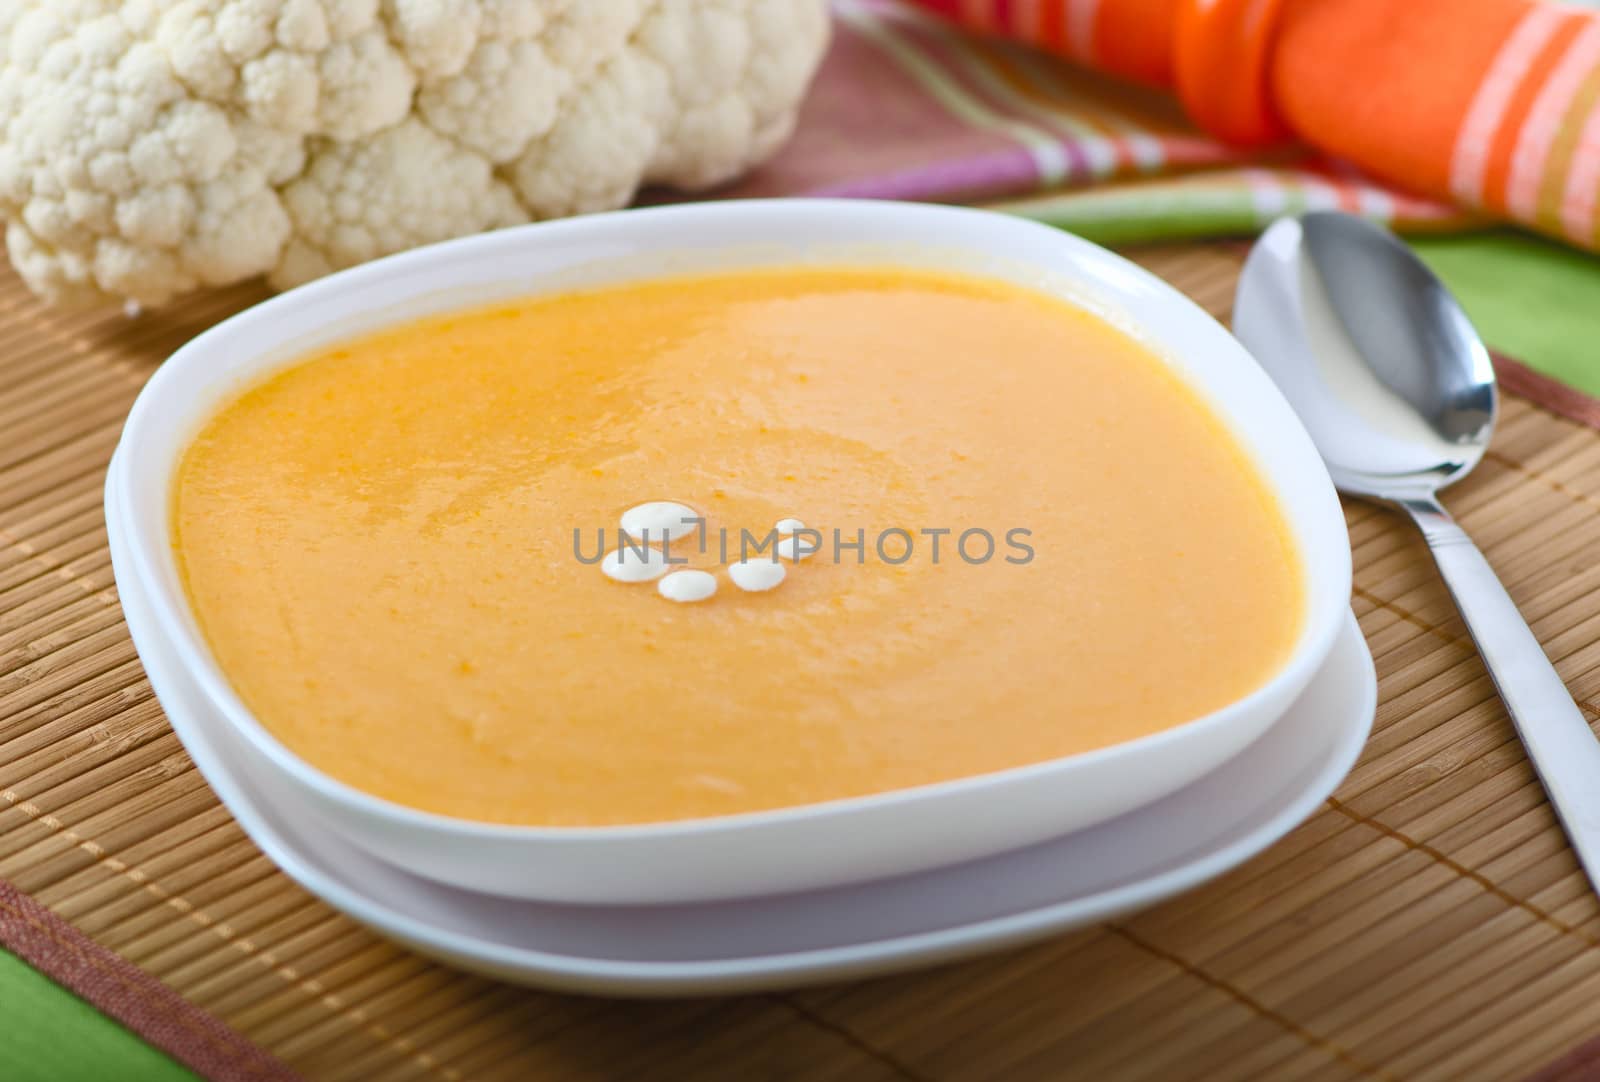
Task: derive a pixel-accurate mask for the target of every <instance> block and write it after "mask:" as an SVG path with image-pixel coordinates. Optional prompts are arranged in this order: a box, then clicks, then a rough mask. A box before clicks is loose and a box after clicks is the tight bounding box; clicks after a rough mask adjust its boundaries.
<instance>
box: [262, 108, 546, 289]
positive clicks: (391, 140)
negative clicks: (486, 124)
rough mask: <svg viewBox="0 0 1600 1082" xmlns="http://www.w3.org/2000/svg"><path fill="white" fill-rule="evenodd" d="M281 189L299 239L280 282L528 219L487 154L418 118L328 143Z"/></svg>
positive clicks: (297, 280)
mask: <svg viewBox="0 0 1600 1082" xmlns="http://www.w3.org/2000/svg"><path fill="white" fill-rule="evenodd" d="M283 197H284V202H285V204H287V206H288V210H289V216H290V219H291V220H292V221H293V223H294V229H295V239H294V240H293V241H292V242H291V243H290V245H289V252H288V253H287V255H286V256H285V258H284V261H283V262H282V264H280V265H279V267H278V268H277V270H276V271H275V272H274V273H273V275H272V282H273V284H274V285H277V286H280V287H287V286H291V285H297V284H299V283H300V282H303V281H305V280H307V279H309V278H315V277H317V276H318V275H321V274H326V273H327V272H328V271H330V270H333V269H335V268H337V267H348V266H351V265H353V264H356V263H361V262H364V261H366V260H368V259H375V258H377V257H378V256H381V255H388V254H389V253H391V252H398V251H402V250H403V249H406V248H414V247H416V246H417V245H419V244H429V243H432V242H433V241H438V240H447V239H449V238H450V237H459V236H463V235H465V234H468V233H479V232H482V231H483V230H485V229H497V228H499V227H501V226H506V225H517V224H519V223H521V222H525V221H527V220H528V215H527V213H526V212H525V211H523V209H522V207H521V205H520V204H518V202H517V199H516V196H515V195H514V194H513V193H512V191H511V188H510V187H509V186H508V185H507V184H506V183H505V182H504V181H502V180H500V179H499V178H497V177H496V176H495V175H494V173H493V171H492V170H491V169H490V168H489V162H488V161H487V160H486V159H485V158H484V157H483V156H482V155H479V154H473V153H471V152H470V151H467V150H464V149H462V148H461V147H459V146H457V145H456V144H455V143H452V142H451V141H450V140H448V139H446V138H445V137H444V136H442V135H440V134H438V133H437V132H435V131H434V130H433V129H432V128H429V127H428V126H427V125H425V124H423V123H422V122H421V121H419V120H415V119H411V120H406V121H404V122H402V123H401V124H399V125H397V126H395V127H393V128H389V129H387V130H386V131H382V132H379V133H378V134H377V135H375V136H373V137H372V138H371V139H367V140H364V141H362V142H359V143H332V144H330V145H328V146H327V147H326V148H325V149H323V150H322V151H321V152H320V153H317V154H316V155H315V158H314V161H313V163H312V166H311V168H310V170H308V171H307V173H306V175H305V176H303V177H301V178H300V179H298V180H296V181H294V182H293V183H292V184H290V185H289V186H288V188H286V189H285V191H284V195H283Z"/></svg>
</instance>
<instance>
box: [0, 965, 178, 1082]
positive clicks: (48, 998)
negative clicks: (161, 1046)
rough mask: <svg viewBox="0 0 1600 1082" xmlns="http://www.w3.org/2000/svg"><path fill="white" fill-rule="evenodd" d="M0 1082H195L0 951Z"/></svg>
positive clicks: (120, 1028) (170, 1063)
mask: <svg viewBox="0 0 1600 1082" xmlns="http://www.w3.org/2000/svg"><path fill="white" fill-rule="evenodd" d="M0 1079H4V1080H5V1082H80V1080H81V1082H110V1080H115V1082H147V1080H148V1082H195V1076H194V1075H193V1074H191V1073H190V1072H189V1071H188V1070H186V1069H185V1068H184V1067H182V1066H180V1065H179V1064H177V1063H176V1062H174V1061H173V1060H171V1059H169V1058H168V1057H167V1056H166V1055H164V1054H163V1053H161V1052H158V1051H156V1050H155V1049H154V1048H152V1047H150V1046H149V1045H148V1044H146V1043H145V1042H144V1041H142V1040H140V1039H139V1038H138V1037H137V1036H135V1035H134V1034H132V1033H130V1032H128V1031H127V1030H126V1029H123V1028H122V1026H121V1025H119V1024H118V1023H116V1022H114V1021H112V1020H111V1019H109V1018H107V1017H106V1016H105V1015H103V1014H101V1013H100V1012H99V1011H97V1010H95V1009H94V1008H93V1007H91V1006H90V1005H89V1004H87V1003H85V1002H84V1001H83V1000H81V999H79V998H78V997H77V996H75V995H73V994H72V993H71V992H69V991H67V990H66V989H64V988H62V987H61V986H60V985H58V984H56V983H54V982H53V981H51V980H50V978H48V977H46V976H44V975H43V974H42V973H39V972H38V971H37V970H35V969H33V968H32V967H30V966H29V965H28V964H27V963H25V962H23V961H22V960H21V959H19V958H18V957H16V955H13V954H9V953H7V952H6V951H3V950H0Z"/></svg>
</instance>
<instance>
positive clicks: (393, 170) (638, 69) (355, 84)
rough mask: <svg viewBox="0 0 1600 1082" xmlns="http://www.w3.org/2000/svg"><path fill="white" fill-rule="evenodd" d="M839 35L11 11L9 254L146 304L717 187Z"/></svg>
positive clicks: (531, 20) (778, 131)
mask: <svg viewBox="0 0 1600 1082" xmlns="http://www.w3.org/2000/svg"><path fill="white" fill-rule="evenodd" d="M826 37H827V10H826V0H604V2H599V0H122V2H120V3H119V2H118V0H0V219H3V220H4V222H5V224H6V245H7V248H8V250H9V251H10V254H11V258H12V262H13V263H14V264H15V266H16V267H17V269H18V270H19V272H20V273H21V274H22V276H23V277H24V279H25V280H26V281H27V282H28V283H29V285H30V286H31V287H32V288H33V289H34V290H35V291H36V292H38V293H40V294H41V295H43V296H46V297H48V298H50V299H52V300H58V301H83V300H104V299H112V298H125V299H132V300H136V301H138V302H140V303H142V304H145V305H151V304H158V303H160V302H162V301H164V300H166V299H168V298H170V297H172V296H174V295H176V294H178V293H182V292H184V291H186V290H189V289H194V288H198V287H200V286H213V285H222V284H226V283H229V282H234V281H238V280H241V279H243V278H248V277H252V276H255V275H259V274H262V273H266V274H268V275H269V276H270V279H271V280H272V281H273V282H274V283H275V284H278V285H290V284H293V283H296V282H301V281H304V280H306V279H308V278H311V277H315V276H316V275H319V274H324V273H327V272H328V271H331V270H336V269H338V268H341V267H345V266H349V265H351V264H354V263H358V262H361V261H363V260H366V259H372V258H375V257H377V256H381V255H386V254H388V253H390V252H394V251H398V250H401V249H403V248H408V247H412V246H414V245H418V244H425V243H428V242H431V241H436V240H442V239H446V238H449V237H454V236H460V235H462V234H465V233H470V232H476V231H479V230H483V229H493V228H498V227H501V226H505V225H510V224H513V223H517V222H523V221H527V220H529V219H538V218H545V217H550V216H554V215H561V214H572V213H578V212H583V211H590V210H599V209H606V208H611V207H616V206H621V205H623V204H625V203H626V202H627V201H628V200H629V199H631V198H632V196H633V193H634V192H635V191H636V190H637V189H638V187H639V185H640V184H641V183H646V182H659V183H666V184H673V185H677V186H680V187H686V188H698V187H703V186H706V185H710V184H716V183H720V182H722V181H724V180H727V179H728V178H730V177H732V176H734V175H736V174H737V173H738V172H740V171H741V170H744V169H746V168H748V167H749V166H751V165H752V164H754V163H755V162H757V161H759V160H761V159H762V158H763V157H765V156H766V155H767V154H769V153H771V152H772V150H774V149H775V148H776V147H777V146H778V144H779V143H781V142H782V140H783V139H784V138H785V137H786V136H787V135H788V133H789V131H790V129H791V128H792V126H793V123H794V117H795V113H796V109H797V105H798V102H799V99H800V97H801V95H802V94H803V93H804V89H805V85H806V83H807V82H808V80H809V79H810V77H811V74H812V72H813V71H814V70H815V68H816V65H817V62H818V60H819V59H820V56H821V53H822V50H823V48H824V45H825V43H826Z"/></svg>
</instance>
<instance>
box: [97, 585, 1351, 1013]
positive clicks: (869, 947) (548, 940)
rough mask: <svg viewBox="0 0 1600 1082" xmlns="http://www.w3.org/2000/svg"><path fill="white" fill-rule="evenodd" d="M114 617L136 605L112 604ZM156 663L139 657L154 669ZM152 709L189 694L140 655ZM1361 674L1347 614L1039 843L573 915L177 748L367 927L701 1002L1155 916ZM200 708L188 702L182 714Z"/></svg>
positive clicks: (1343, 760)
mask: <svg viewBox="0 0 1600 1082" xmlns="http://www.w3.org/2000/svg"><path fill="white" fill-rule="evenodd" d="M122 604H123V607H124V608H125V609H128V610H130V615H131V614H133V613H137V612H139V611H140V610H141V608H142V606H144V605H145V604H146V602H145V599H144V598H143V597H142V596H141V595H140V593H139V590H138V588H137V586H135V587H134V588H133V589H132V590H130V591H126V592H124V593H123V594H122ZM152 660H155V662H156V663H155V665H153V666H151V664H150V662H151V661H152ZM146 665H147V667H148V668H149V670H150V677H151V682H152V683H153V684H154V685H156V689H157V691H158V693H159V694H160V696H161V701H162V702H163V703H168V702H174V701H179V700H182V699H187V698H189V697H192V696H194V695H196V694H197V691H196V689H195V688H194V687H193V685H192V684H191V683H190V682H189V680H188V679H187V678H186V677H185V674H184V672H183V670H182V669H181V668H178V667H176V666H173V665H168V664H163V663H162V659H159V658H156V659H150V658H147V659H146ZM1376 702H1377V681H1376V678H1375V676H1374V672H1373V667H1372V656H1371V655H1370V654H1369V653H1368V651H1367V646H1366V642H1365V640H1363V639H1362V637H1361V630H1360V628H1359V627H1358V626H1357V625H1356V622H1355V618H1354V616H1347V618H1346V623H1345V627H1344V629H1343V631H1342V632H1341V633H1340V635H1339V638H1338V639H1337V641H1336V642H1335V644H1334V647H1333V650H1332V651H1331V652H1330V654H1329V655H1328V659H1327V662H1326V663H1325V664H1324V666H1323V667H1322V669H1321V670H1320V671H1319V672H1318V673H1317V675H1316V676H1315V677H1314V678H1313V679H1312V681H1311V683H1310V685H1309V686H1308V687H1307V688H1306V690H1305V691H1304V692H1303V693H1302V694H1301V696H1300V697H1299V699H1297V700H1296V701H1295V702H1294V704H1293V705H1292V706H1291V707H1290V709H1289V711H1288V713H1286V714H1285V715H1284V716H1283V717H1282V718H1281V719H1279V720H1278V721H1277V722H1275V723H1274V724H1273V725H1272V727H1271V728H1270V729H1268V730H1267V732H1266V734H1265V735H1264V736H1262V737H1261V738H1260V739H1258V740H1257V741H1256V742H1255V743H1253V744H1251V745H1250V746H1249V747H1248V748H1246V749H1245V750H1244V751H1243V752H1242V753H1241V754H1239V755H1238V756H1236V757H1235V758H1233V759H1232V760H1230V761H1228V762H1227V763H1225V764H1224V765H1223V766H1221V767H1220V768H1218V769H1217V770H1215V771H1213V772H1212V773H1210V774H1208V775H1206V776H1205V777H1203V778H1202V779H1200V780H1199V781H1197V782H1194V783H1193V784H1191V785H1189V786H1188V787H1186V788H1184V789H1182V790H1180V791H1178V792H1177V793H1174V794H1172V795H1170V796H1168V797H1166V798H1164V799H1162V800H1160V801H1158V802H1157V803H1154V804H1151V805H1148V806H1146V807H1143V808H1141V809H1139V810H1137V811H1134V812H1131V813H1129V814H1127V815H1124V816H1122V817H1120V818H1117V819H1113V820H1111V821H1109V822H1105V823H1101V824H1099V825H1097V826H1093V827H1090V828H1088V829H1086V830H1082V831H1079V832H1078V833H1075V834H1071V835H1068V836H1066V837H1063V838H1058V839H1056V840H1053V841H1049V842H1045V843H1042V844H1038V845H1033V846H1030V847H1028V848H1026V849H1019V850H1015V851H1012V852H1009V853H1003V854H1001V855H999V856H993V857H988V858H985V859H982V860H976V861H971V862H968V863H964V864H959V865H954V866H951V867H946V868H940V869H935V870H933V871H926V872H919V873H916V874H913V875H905V876H899V877H896V878H892V879H880V880H876V881H872V882H865V883H857V884H853V885H850V886H844V887H835V888H831V889H826V890H814V891H807V892H802V893H796V894H788V895H777V896H769V897H764V898H757V899H749V900H742V901H731V902H707V903H698V904H680V905H661V906H640V905H630V906H588V905H563V904H556V903H546V902H532V901H520V900H516V899H511V898H504V897H498V896H495V895H490V894H480V893H474V892H472V891H467V890H461V889H457V888H453V887H448V886H445V885H443V884H440V883H438V882H435V881H433V880H430V879H425V878H422V877H418V876H413V875H410V874H407V873H406V872H404V871H401V870H400V869H398V868H395V867H393V866H392V865H390V864H387V863H385V862H383V861H380V860H377V859H375V858H373V857H371V856H369V855H367V854H366V853H365V852H363V851H362V850H361V849H359V848H357V847H355V846H353V845H351V844H349V843H347V842H345V841H343V840H341V839H340V837H339V836H338V835H337V834H334V833H331V832H329V831H328V830H326V829H325V828H324V827H323V826H322V825H321V823H320V822H319V820H318V819H317V818H316V817H315V816H314V815H313V814H311V813H310V812H309V811H308V809H307V808H306V807H305V806H304V805H303V804H302V803H301V802H300V801H299V800H297V799H296V794H295V792H294V790H293V789H292V788H291V787H289V786H286V785H285V784H284V783H283V782H282V781H281V780H280V779H279V778H277V777H276V775H275V774H274V773H273V772H272V771H269V770H264V769H262V768H261V765H260V761H259V759H257V758H256V757H255V756H254V755H253V753H252V749H251V748H249V747H248V746H247V745H246V744H244V742H243V741H242V740H240V739H239V738H238V737H237V736H236V735H233V734H231V733H230V731H229V730H228V729H227V728H226V726H224V725H221V724H220V723H218V722H217V721H215V720H212V721H210V722H209V723H201V724H198V725H196V724H192V723H191V724H188V725H187V726H186V727H185V729H184V731H183V732H182V734H181V735H182V738H183V743H184V746H185V747H186V748H187V749H188V751H189V754H190V756H191V757H192V758H193V759H194V761H195V764H196V765H197V766H198V767H199V768H200V771H201V773H202V774H204V775H205V778H206V780H207V781H209V782H210V783H211V787H212V788H213V789H214V790H215V791H216V793H217V795H218V796H219V797H220V798H221V799H222V802H223V803H224V804H225V805H227V807H228V810H229V811H231V812H232V813H233V815H234V817H235V818H236V819H238V821H239V824H240V826H242V827H243V828H244V831H245V833H247V834H248V835H249V836H250V838H251V839H252V840H253V841H254V842H255V843H256V844H257V845H258V846H260V847H261V849H262V850H263V851H264V852H265V853H266V854H267V856H268V857H270V858H271V859H272V861H273V862H274V863H275V864H277V865H278V867H279V868H281V869H283V871H284V872H286V873H287V874H288V875H289V877H290V878H292V879H294V880H295V881H296V882H298V883H299V884H300V885H301V886H302V887H304V888H305V889H306V890H308V891H310V892H311V893H312V894H315V895H316V896H317V897H319V898H321V899H322V900H323V901H325V902H327V903H328V904H329V905H331V906H333V907H334V908H335V909H338V910H340V911H341V912H343V913H345V914H346V915H348V916H350V917H352V918H353V919H355V920H357V921H360V922H361V923H362V924H365V925H367V926H369V927H371V928H372V929H374V930H375V931H377V932H379V933H381V934H383V935H385V936H387V937H389V938H391V939H395V940H398V941H399V942H401V943H404V944H406V945H408V946H410V947H411V948H413V949H415V950H417V951H419V952H421V953H423V954H426V955H429V956H431V957H434V958H438V959H440V960H441V961H444V962H447V963H449V964H452V965H455V966H458V967H460V968H462V969H468V970H472V971H474V972H477V973H482V974H485V975H487V976H491V977H496V978H499V979H502V980H508V981H514V982H517V983H520V984H528V985H535V986H539V987H544V988H553V989H559V990H563V991H575V992H587V993H596V994H607V995H634V996H672V995H685V996H686V995H710V994H721V993H729V992H743V991H755V990H759V989H772V988H780V987H792V986H795V985H799V984H807V983H815V982H819V981H828V980H841V979H846V978H859V977H865V976H871V975H877V974H882V973H886V972H890V971H894V970H899V969H907V968H911V967H914V966H923V965H930V964H933V963H936V962H945V961H950V960H953V959H956V958H962V957H966V956H968V955H972V954H977V953H979V952H983V951H990V950H997V949H999V948H1002V947H1008V946H1015V945H1017V944H1020V943H1025V942H1028V941H1030V940H1034V939H1039V938H1042V937H1045V936H1048V935H1051V934H1053V933H1058V932H1061V931H1064V930H1066V929H1069V928H1075V927H1078V926H1081V925H1085V924H1092V923H1095V922H1098V921H1103V920H1106V919H1109V918H1111V917H1113V916H1116V915H1117V914H1119V913H1124V912H1128V911H1130V910H1134V909H1140V908H1143V907H1146V906H1149V905H1153V904H1154V903H1156V902H1159V901H1161V900H1163V899H1165V898H1169V897H1171V896H1172V895H1174V894H1177V893H1179V892H1181V891H1185V890H1189V889H1191V888H1193V887H1195V886H1197V885H1199V884H1200V883H1203V882H1205V881H1206V880H1208V879H1212V878H1214V877H1216V876H1218V875H1221V874H1222V873H1223V872H1226V871H1228V870H1229V869H1231V868H1234V867H1236V866H1237V865H1239V864H1242V863H1243V862H1244V861H1246V860H1248V859H1249V858H1251V857H1252V856H1255V855H1256V854H1257V853H1259V852H1261V851H1262V850H1263V849H1265V848H1267V846H1269V845H1271V844H1272V843H1273V842H1275V841H1277V840H1278V839H1279V838H1281V837H1283V836H1284V835H1285V834H1287V833H1288V832H1289V831H1290V830H1292V829H1294V827H1296V826H1298V825H1299V824H1300V823H1301V822H1303V821H1304V820H1305V819H1306V818H1307V817H1308V816H1309V815H1310V814H1311V813H1312V812H1313V811H1315V810H1316V808H1317V806H1318V805H1319V804H1320V803H1321V802H1322V801H1323V800H1324V799H1325V798H1326V797H1327V796H1328V795H1329V794H1330V793H1332V792H1333V790H1334V788H1335V787H1336V786H1337V785H1338V784H1339V782H1340V781H1341V780H1342V779H1343V778H1344V776H1345V774H1346V773H1348V772H1349V770H1350V767H1351V766H1352V765H1353V764H1354V763H1355V760H1356V757H1357V755H1358V754H1359V753H1360V751H1361V747H1362V745H1363V744H1364V743H1365V741H1366V738H1367V734H1368V732H1369V731H1370V730H1371V726H1372V718H1373V711H1374V708H1375V705H1376ZM208 716H210V714H209V712H208V711H204V710H198V711H195V712H194V713H193V714H191V715H190V717H191V719H193V718H205V717H208Z"/></svg>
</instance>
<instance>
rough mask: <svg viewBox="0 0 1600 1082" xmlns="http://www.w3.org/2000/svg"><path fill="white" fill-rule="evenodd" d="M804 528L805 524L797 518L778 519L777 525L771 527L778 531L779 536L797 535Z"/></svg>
mask: <svg viewBox="0 0 1600 1082" xmlns="http://www.w3.org/2000/svg"><path fill="white" fill-rule="evenodd" d="M805 528H806V524H805V523H804V522H801V521H800V520H799V519H797V518H780V519H779V520H778V522H777V525H775V526H773V529H774V530H777V531H778V534H779V536H784V535H787V534H792V533H799V532H800V531H801V530H803V529H805Z"/></svg>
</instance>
